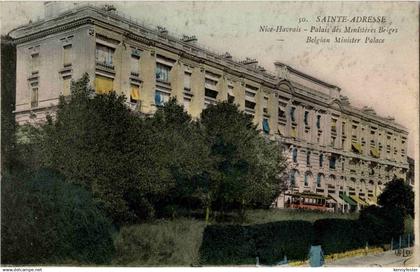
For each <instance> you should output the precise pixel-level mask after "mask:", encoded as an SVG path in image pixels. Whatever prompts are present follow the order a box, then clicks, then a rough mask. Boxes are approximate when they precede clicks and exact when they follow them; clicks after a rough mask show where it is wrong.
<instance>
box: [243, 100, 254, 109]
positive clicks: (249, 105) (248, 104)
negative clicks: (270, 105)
mask: <svg viewBox="0 0 420 272" xmlns="http://www.w3.org/2000/svg"><path fill="white" fill-rule="evenodd" d="M245 108H247V109H251V110H255V102H251V101H248V100H245Z"/></svg>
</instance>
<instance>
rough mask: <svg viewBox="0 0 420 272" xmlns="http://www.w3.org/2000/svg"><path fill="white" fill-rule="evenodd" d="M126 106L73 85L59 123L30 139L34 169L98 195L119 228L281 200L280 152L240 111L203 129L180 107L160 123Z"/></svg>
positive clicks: (222, 112) (223, 108) (223, 111)
mask: <svg viewBox="0 0 420 272" xmlns="http://www.w3.org/2000/svg"><path fill="white" fill-rule="evenodd" d="M125 99H126V98H125V97H124V96H119V95H117V94H116V93H115V92H111V93H109V94H95V93H94V91H93V90H92V89H91V88H90V87H89V78H88V76H87V75H85V76H83V78H81V79H80V80H79V81H76V82H73V83H72V86H71V96H70V97H68V98H64V97H61V98H60V102H59V105H58V110H57V113H56V117H55V118H54V119H53V118H49V119H48V122H47V123H46V124H44V125H42V126H40V127H29V128H27V129H26V130H23V131H26V133H23V134H22V135H24V137H23V136H21V137H20V138H21V139H28V140H26V141H24V142H26V143H25V144H24V145H23V146H25V147H26V148H27V149H28V150H31V149H34V150H35V151H33V152H32V154H31V156H32V157H33V160H31V161H33V162H34V165H37V164H38V165H40V166H44V167H50V168H53V169H57V170H58V171H59V172H60V173H62V174H63V175H64V176H65V177H67V180H68V181H70V182H72V183H77V184H80V185H82V186H83V187H85V188H86V189H88V190H90V191H92V192H93V195H94V197H95V199H96V200H97V201H98V202H99V203H100V204H101V206H102V207H103V208H104V209H105V210H106V211H107V214H108V216H110V217H111V218H112V220H113V222H114V223H117V224H126V223H133V222H138V221H141V220H145V219H148V218H151V217H162V216H163V217H165V216H175V215H176V211H177V210H179V209H180V208H183V209H190V210H191V209H197V208H198V209H200V208H211V207H212V208H213V209H216V210H221V211H223V210H226V209H231V208H234V207H242V208H243V207H257V206H258V207H261V206H263V207H268V206H269V205H270V204H271V203H272V201H273V199H274V197H276V196H277V195H278V193H279V190H280V179H279V176H280V175H279V174H280V173H281V172H282V171H283V170H284V165H283V162H284V160H283V158H282V156H281V152H280V147H279V145H278V144H275V143H272V142H270V141H268V140H266V139H265V138H264V137H263V136H262V135H261V134H260V133H259V132H258V131H257V130H256V127H255V126H254V125H253V124H252V121H251V118H250V117H249V116H247V115H245V114H244V113H241V112H240V111H239V110H238V108H237V107H236V106H234V105H232V104H228V103H219V104H218V105H216V106H213V107H209V108H208V109H206V110H205V111H203V114H202V116H201V120H198V121H197V120H192V118H191V116H189V115H188V114H187V113H186V112H185V111H184V108H183V107H182V106H180V105H178V104H177V102H176V99H171V100H170V101H169V102H168V103H166V104H165V105H164V106H163V107H159V108H158V109H157V111H156V112H155V114H154V115H152V116H142V115H140V114H139V113H135V112H132V111H131V110H130V109H129V108H128V107H127V106H126V105H125ZM27 153H31V152H27Z"/></svg>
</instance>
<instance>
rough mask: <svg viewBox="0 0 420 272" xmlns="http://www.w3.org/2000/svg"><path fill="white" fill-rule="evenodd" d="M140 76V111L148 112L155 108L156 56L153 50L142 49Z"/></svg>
mask: <svg viewBox="0 0 420 272" xmlns="http://www.w3.org/2000/svg"><path fill="white" fill-rule="evenodd" d="M140 76H141V79H142V80H143V85H142V89H141V90H140V99H141V111H142V112H144V113H147V114H150V113H153V112H154V110H155V107H154V104H155V87H156V58H155V52H154V51H152V50H150V51H149V50H148V51H143V53H142V54H141V58H140Z"/></svg>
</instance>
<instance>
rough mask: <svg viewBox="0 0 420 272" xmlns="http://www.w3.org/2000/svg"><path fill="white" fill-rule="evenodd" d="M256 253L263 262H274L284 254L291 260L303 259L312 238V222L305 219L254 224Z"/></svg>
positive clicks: (306, 254)
mask: <svg viewBox="0 0 420 272" xmlns="http://www.w3.org/2000/svg"><path fill="white" fill-rule="evenodd" d="M253 229H254V240H255V242H256V248H257V255H258V256H259V258H260V262H261V263H264V264H275V263H277V262H279V261H280V260H282V259H283V258H284V256H287V258H288V259H292V260H305V259H306V257H307V256H308V252H309V248H310V244H311V241H312V240H313V230H312V223H310V222H306V221H299V220H296V221H280V222H274V223H269V224H262V225H254V226H253Z"/></svg>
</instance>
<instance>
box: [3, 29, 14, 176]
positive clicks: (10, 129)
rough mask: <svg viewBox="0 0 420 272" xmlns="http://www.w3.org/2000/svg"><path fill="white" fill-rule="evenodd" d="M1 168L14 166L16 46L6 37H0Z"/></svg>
mask: <svg viewBox="0 0 420 272" xmlns="http://www.w3.org/2000/svg"><path fill="white" fill-rule="evenodd" d="M0 40H1V54H0V56H1V154H2V156H1V168H2V171H4V170H5V169H10V168H12V167H14V166H15V165H16V157H15V156H14V154H15V152H16V142H15V137H14V134H15V130H16V124H15V115H14V114H13V110H14V109H15V103H16V46H15V45H14V44H13V43H12V39H11V38H10V37H8V36H1V39H0Z"/></svg>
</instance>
